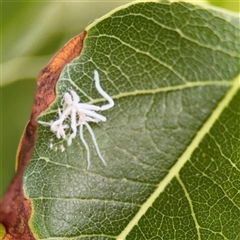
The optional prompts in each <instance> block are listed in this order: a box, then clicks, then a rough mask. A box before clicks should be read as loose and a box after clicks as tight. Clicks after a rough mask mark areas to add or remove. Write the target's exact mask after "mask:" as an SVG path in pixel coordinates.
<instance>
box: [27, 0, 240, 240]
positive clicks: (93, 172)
mask: <svg viewBox="0 0 240 240" xmlns="http://www.w3.org/2000/svg"><path fill="white" fill-rule="evenodd" d="M86 30H87V35H86V38H85V40H84V47H83V49H82V52H81V55H80V56H79V57H78V58H76V59H75V60H74V61H72V62H71V63H69V64H67V65H66V66H65V68H64V69H63V71H62V73H61V75H60V78H59V80H58V84H57V88H56V92H57V96H56V99H55V101H54V103H53V104H52V105H51V106H50V107H49V108H48V109H47V110H46V111H44V112H43V113H42V114H41V116H40V117H39V119H38V120H40V121H45V122H50V121H51V120H56V119H57V118H58V114H57V109H58V108H59V107H60V108H61V107H62V106H61V103H62V98H63V94H64V93H65V92H68V91H69V90H74V91H76V92H77V93H78V94H79V96H80V100H81V102H86V103H91V104H94V105H97V106H102V105H104V104H106V101H105V99H103V98H102V97H101V95H100V94H99V93H98V91H97V90H96V88H95V85H94V79H93V71H94V69H97V70H98V72H99V75H100V81H101V86H102V88H103V89H104V90H105V91H106V92H107V93H109V94H110V96H112V98H113V99H114V102H115V106H114V107H113V108H112V109H110V110H107V111H102V112H100V114H102V115H104V116H106V117H107V119H108V120H107V122H106V123H103V122H99V123H98V124H97V123H91V124H90V125H91V127H92V129H93V131H94V134H95V136H96V139H97V142H98V145H99V148H100V151H101V153H102V155H103V157H104V159H105V161H106V163H107V166H106V167H105V166H104V165H103V163H102V162H101V160H100V159H99V156H98V154H97V152H96V149H95V148H94V147H93V142H92V139H91V136H90V134H89V132H88V131H87V129H86V127H85V126H84V137H85V140H86V142H87V143H88V144H89V146H90V151H91V166H90V169H89V170H88V169H87V157H86V150H85V148H84V145H83V143H82V142H81V140H80V138H79V133H78V134H77V137H76V138H75V139H74V140H73V143H72V145H71V146H67V144H66V140H63V139H57V138H56V136H55V135H54V134H53V133H52V132H51V131H50V129H49V127H46V126H43V125H41V124H39V126H38V139H37V144H36V147H35V151H34V153H33V156H32V159H31V162H30V164H29V166H28V168H27V170H26V171H25V174H24V191H25V194H26V196H27V197H28V198H29V199H30V201H31V203H32V209H33V212H32V218H31V221H30V227H31V229H32V231H33V233H34V235H35V237H36V238H37V239H68V238H69V239H238V238H239V236H240V235H239V232H240V231H239V229H240V210H239V208H240V195H239V192H240V191H239V190H240V185H239V183H240V177H239V176H240V175H239V169H240V165H239V114H240V109H239V77H237V76H238V74H239V51H240V47H239V19H238V18H237V17H236V16H234V15H231V14H230V13H226V12H225V13H223V12H220V11H217V10H213V9H208V8H206V7H201V6H197V5H191V4H187V3H177V2H175V3H163V2H148V3H137V4H130V5H127V6H125V7H122V8H120V9H117V10H116V11H114V12H111V13H109V14H108V15H106V16H105V17H104V18H102V19H100V20H98V21H96V22H95V23H93V24H91V25H90V26H89V27H88V28H87V29H86ZM67 121H70V119H69V120H67ZM67 132H68V134H70V129H69V130H67ZM51 144H53V149H51V147H50V146H51ZM61 145H63V146H64V148H65V151H64V152H62V151H61ZM55 148H56V151H55V150H54V149H55Z"/></svg>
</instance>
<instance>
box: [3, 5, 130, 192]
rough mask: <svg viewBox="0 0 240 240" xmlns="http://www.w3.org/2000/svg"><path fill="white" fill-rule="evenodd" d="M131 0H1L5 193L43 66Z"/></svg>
mask: <svg viewBox="0 0 240 240" xmlns="http://www.w3.org/2000/svg"><path fill="white" fill-rule="evenodd" d="M127 2H129V1H121V2H114V1H112V2H108V4H106V3H104V2H101V1H99V2H93V1H88V2H82V1H81V2H34V1H32V2H22V1H21V2H16V1H15V2H2V3H1V7H2V13H3V15H2V48H1V50H2V54H1V60H2V62H1V69H2V76H1V77H2V78H1V91H0V94H1V98H0V101H1V107H2V109H1V118H0V126H1V129H2V131H1V138H0V146H2V147H1V148H0V156H1V173H0V174H1V176H0V196H2V195H3V193H4V191H5V190H6V188H7V186H8V185H9V183H10V181H11V179H12V177H13V175H14V168H15V167H14V166H15V156H16V151H17V147H18V143H19V140H20V137H21V135H22V133H23V130H24V126H25V125H26V123H27V121H28V119H29V116H30V113H31V107H32V104H33V98H34V94H35V88H36V79H37V77H38V74H39V72H40V70H41V69H42V68H43V67H44V66H46V65H47V64H48V62H49V61H50V60H51V58H52V57H53V55H54V54H55V53H56V52H57V51H58V50H59V49H60V48H61V47H62V46H63V45H64V44H65V43H66V42H68V41H69V40H70V39H71V38H72V37H74V36H76V35H78V34H79V33H81V32H82V31H83V30H84V29H85V27H86V26H87V25H88V24H90V23H91V22H92V21H94V20H95V19H97V18H99V17H101V16H102V15H104V14H105V13H107V12H109V11H111V10H112V9H114V8H116V7H117V6H120V5H122V4H124V3H127ZM63 16H64V17H63ZM10 83H11V84H10Z"/></svg>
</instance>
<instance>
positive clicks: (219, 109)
mask: <svg viewBox="0 0 240 240" xmlns="http://www.w3.org/2000/svg"><path fill="white" fill-rule="evenodd" d="M239 81H240V75H238V76H237V77H236V78H235V79H234V81H233V86H232V88H230V90H229V91H228V92H227V93H226V95H225V97H224V98H223V99H222V100H221V101H220V103H219V104H218V106H217V108H216V109H215V110H214V111H213V113H212V114H211V116H210V117H209V118H208V119H207V121H206V122H205V123H204V124H203V126H202V128H201V129H200V130H199V131H198V132H197V134H196V136H195V138H194V139H193V140H192V142H191V143H190V145H189V146H188V147H187V149H186V150H185V152H183V154H182V155H181V156H180V158H179V159H178V161H177V162H176V164H175V165H174V166H173V167H172V169H170V170H169V173H168V174H167V175H166V177H165V178H164V179H163V180H162V181H161V182H160V183H159V185H158V187H157V188H156V190H155V191H154V192H153V193H152V195H151V196H150V197H149V198H148V199H147V200H146V202H145V203H144V204H143V205H142V207H141V208H140V209H139V211H138V213H137V214H136V215H135V217H134V218H133V219H132V220H131V221H130V222H129V224H128V225H127V226H126V228H125V229H124V230H123V231H122V232H121V233H120V234H119V235H118V237H117V239H118V240H122V239H126V236H127V235H128V234H129V233H130V231H131V230H132V229H133V227H134V226H135V225H136V224H137V223H138V221H139V220H140V219H141V217H142V216H143V215H144V214H145V213H146V212H147V210H148V208H149V206H152V204H153V203H154V201H155V200H156V199H157V197H158V196H159V195H160V193H161V192H163V191H164V189H165V187H166V186H167V185H168V184H169V183H170V182H171V181H172V179H173V178H174V177H175V176H176V175H177V174H178V173H179V171H180V170H181V169H182V167H183V166H184V164H185V163H186V162H187V161H188V160H189V158H190V157H191V155H192V153H193V152H194V150H195V149H196V148H197V147H198V145H199V143H200V142H201V141H202V139H203V138H204V136H205V135H206V134H207V133H208V132H209V131H210V129H211V127H212V126H213V124H214V123H215V122H216V120H217V119H218V118H219V116H220V115H221V113H222V112H223V110H224V109H225V107H226V106H228V104H229V103H230V101H231V100H232V98H233V96H234V95H235V94H236V93H237V91H238V89H239V88H240V84H239V83H240V82H239Z"/></svg>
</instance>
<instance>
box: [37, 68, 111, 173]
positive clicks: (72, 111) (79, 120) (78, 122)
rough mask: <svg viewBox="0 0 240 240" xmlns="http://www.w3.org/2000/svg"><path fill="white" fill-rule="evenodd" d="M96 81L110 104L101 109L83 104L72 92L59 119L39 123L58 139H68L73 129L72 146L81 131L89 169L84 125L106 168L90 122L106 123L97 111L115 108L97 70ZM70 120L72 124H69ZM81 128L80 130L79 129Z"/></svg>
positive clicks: (70, 139) (88, 151) (69, 140)
mask: <svg viewBox="0 0 240 240" xmlns="http://www.w3.org/2000/svg"><path fill="white" fill-rule="evenodd" d="M94 80H95V86H96V89H97V90H98V92H99V93H100V94H101V95H102V96H103V97H104V98H105V99H106V100H107V101H108V104H106V105H103V106H101V107H99V106H96V105H92V104H88V103H81V102H80V97H79V96H78V95H77V93H76V92H74V91H73V90H70V93H68V92H66V93H65V94H64V96H63V102H62V105H63V108H62V110H61V109H58V115H59V118H58V119H57V120H55V121H51V122H42V121H38V123H40V124H42V125H44V126H50V130H51V131H52V132H53V133H54V134H55V135H56V137H57V138H59V139H60V138H63V139H65V138H66V133H65V130H66V129H69V128H70V129H71V134H70V136H67V145H68V146H70V145H71V144H72V140H73V139H74V138H75V137H76V135H77V131H78V130H79V137H80V139H81V141H82V143H83V145H84V147H85V149H86V152H87V162H88V169H89V167H90V150H89V147H88V144H87V142H86V141H85V139H84V137H83V125H85V126H86V127H87V129H88V132H89V133H90V135H91V138H92V141H93V144H94V146H95V148H96V151H97V154H98V156H99V158H100V159H101V161H102V162H103V164H104V165H105V166H106V162H105V160H104V158H103V157H102V154H101V152H100V150H99V147H98V143H97V140H96V137H95V135H94V133H93V130H92V128H91V126H90V125H89V124H88V122H96V123H97V122H101V121H102V122H105V121H106V120H107V119H106V117H104V116H103V115H101V114H99V113H96V112H97V111H105V110H108V109H110V108H112V107H113V106H114V101H113V99H112V98H111V97H110V96H109V95H108V94H107V93H106V92H105V91H104V90H103V89H102V87H101V86H100V80H99V75H98V72H97V70H94ZM68 118H70V124H69V123H67V120H68ZM78 128H79V129H78ZM52 147H53V146H52V143H51V142H50V148H52ZM60 150H61V151H62V152H63V151H64V150H65V148H64V147H63V145H61V147H60Z"/></svg>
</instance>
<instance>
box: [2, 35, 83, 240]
mask: <svg viewBox="0 0 240 240" xmlns="http://www.w3.org/2000/svg"><path fill="white" fill-rule="evenodd" d="M86 33H87V32H86V31H84V32H83V33H81V34H79V35H78V36H76V37H74V38H73V39H71V40H70V41H69V42H68V43H67V44H66V45H65V46H64V47H63V48H62V49H61V50H60V51H59V52H58V53H57V54H56V55H55V56H54V57H53V59H52V60H51V61H50V63H49V64H48V65H47V66H46V67H45V68H44V69H43V70H42V71H41V72H40V74H39V77H38V81H37V85H38V86H37V91H36V96H35V99H34V104H33V109H32V113H31V117H30V121H29V122H28V123H27V126H26V128H25V131H24V133H23V136H22V139H21V141H20V145H19V149H18V155H17V165H18V167H17V172H16V174H15V176H14V179H13V180H12V182H11V185H10V186H9V188H8V189H7V191H6V193H5V195H4V196H3V199H2V200H1V202H0V222H1V223H2V224H3V225H4V226H5V228H6V235H5V237H4V238H3V239H4V240H33V239H36V238H35V237H34V236H33V234H32V232H31V229H30V227H29V225H28V221H29V219H30V217H31V214H32V207H31V202H30V201H29V200H28V199H26V198H25V196H24V192H23V173H24V170H25V169H26V166H27V165H28V163H29V161H30V159H31V156H32V153H33V150H34V146H35V143H36V139H37V122H36V119H37V117H38V116H39V114H40V113H41V112H43V111H44V110H46V109H47V108H48V107H49V105H50V104H51V103H52V102H53V101H54V99H55V98H56V83H57V81H58V78H59V75H60V73H61V71H62V70H63V68H64V66H65V65H66V64H67V63H69V62H71V61H72V60H73V59H74V58H76V57H78V56H79V55H80V53H81V50H82V48H83V41H84V38H85V36H86Z"/></svg>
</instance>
